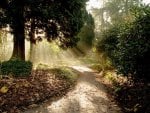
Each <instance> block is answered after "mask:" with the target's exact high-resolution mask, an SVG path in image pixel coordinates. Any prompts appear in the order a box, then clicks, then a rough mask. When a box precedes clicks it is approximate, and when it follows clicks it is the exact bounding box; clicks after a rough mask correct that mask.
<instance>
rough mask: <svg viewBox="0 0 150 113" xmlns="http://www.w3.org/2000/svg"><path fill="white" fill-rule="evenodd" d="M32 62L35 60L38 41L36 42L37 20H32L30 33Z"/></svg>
mask: <svg viewBox="0 0 150 113" xmlns="http://www.w3.org/2000/svg"><path fill="white" fill-rule="evenodd" d="M29 36H30V58H29V59H30V61H32V62H33V60H34V54H35V51H34V50H35V44H36V40H35V20H34V19H32V21H31V31H30V35H29Z"/></svg>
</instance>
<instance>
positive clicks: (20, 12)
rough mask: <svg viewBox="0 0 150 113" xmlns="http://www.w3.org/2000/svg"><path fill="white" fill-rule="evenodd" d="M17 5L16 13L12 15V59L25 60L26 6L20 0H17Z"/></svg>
mask: <svg viewBox="0 0 150 113" xmlns="http://www.w3.org/2000/svg"><path fill="white" fill-rule="evenodd" d="M16 4H17V5H16V9H15V10H16V11H15V12H13V13H12V18H13V23H12V29H13V34H14V48H13V54H12V58H15V59H20V60H25V33H24V27H25V25H24V6H23V4H22V3H21V2H20V1H19V0H16Z"/></svg>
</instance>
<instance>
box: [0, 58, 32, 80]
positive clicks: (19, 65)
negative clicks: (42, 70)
mask: <svg viewBox="0 0 150 113" xmlns="http://www.w3.org/2000/svg"><path fill="white" fill-rule="evenodd" d="M0 69H1V71H0V72H1V74H2V75H12V76H15V77H23V76H29V75H30V74H31V70H32V63H31V62H29V61H27V62H26V61H21V60H9V61H4V62H2V63H1V67H0Z"/></svg>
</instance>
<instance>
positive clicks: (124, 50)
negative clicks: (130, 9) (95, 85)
mask: <svg viewBox="0 0 150 113" xmlns="http://www.w3.org/2000/svg"><path fill="white" fill-rule="evenodd" d="M149 20H150V8H149V7H147V8H145V12H144V13H143V14H140V15H138V16H137V17H136V19H135V21H134V22H132V23H130V24H127V23H125V24H122V25H117V26H114V27H112V28H110V29H109V30H107V31H106V33H104V35H103V39H102V40H101V41H100V42H99V44H98V46H97V48H98V49H99V51H100V50H102V51H104V52H105V53H106V54H107V55H108V57H109V58H110V59H111V60H112V63H113V65H114V66H115V67H116V68H117V69H118V72H120V73H123V74H124V75H133V76H134V77H140V78H146V79H149V80H150V77H149V74H150V59H149V58H150V40H149V36H150V21H149Z"/></svg>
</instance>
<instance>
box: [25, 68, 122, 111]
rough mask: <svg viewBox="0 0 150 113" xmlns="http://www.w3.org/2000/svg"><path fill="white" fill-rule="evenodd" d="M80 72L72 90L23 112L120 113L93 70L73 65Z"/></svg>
mask: <svg viewBox="0 0 150 113" xmlns="http://www.w3.org/2000/svg"><path fill="white" fill-rule="evenodd" d="M72 68H74V69H75V70H77V71H78V72H80V73H81V76H80V78H79V80H78V83H77V85H76V87H75V89H74V90H73V91H70V92H69V93H68V94H67V95H66V96H64V97H63V98H61V99H59V100H57V101H54V102H52V103H50V102H46V103H45V104H43V105H41V106H40V107H38V108H33V109H31V110H28V111H25V112H24V113H121V112H120V109H119V107H118V106H117V105H116V104H115V103H114V102H111V101H110V99H109V98H108V97H107V90H106V89H105V87H104V86H103V84H101V83H100V82H97V81H96V79H95V76H94V72H93V71H92V70H90V69H89V68H87V67H79V66H73V67H72Z"/></svg>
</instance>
